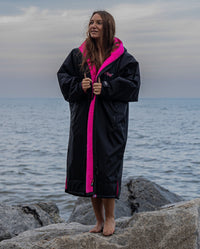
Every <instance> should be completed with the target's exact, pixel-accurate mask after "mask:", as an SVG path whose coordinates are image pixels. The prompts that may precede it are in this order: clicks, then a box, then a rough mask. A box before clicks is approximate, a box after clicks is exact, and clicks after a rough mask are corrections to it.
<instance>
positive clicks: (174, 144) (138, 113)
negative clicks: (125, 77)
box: [0, 99, 200, 219]
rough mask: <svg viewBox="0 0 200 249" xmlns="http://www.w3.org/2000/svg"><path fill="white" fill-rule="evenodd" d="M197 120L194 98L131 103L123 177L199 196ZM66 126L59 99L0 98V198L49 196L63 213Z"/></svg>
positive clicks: (66, 201) (68, 206)
mask: <svg viewBox="0 0 200 249" xmlns="http://www.w3.org/2000/svg"><path fill="white" fill-rule="evenodd" d="M199 121H200V99H140V102H138V103H131V104H130V122H129V136H128V142H127V147H126V152H125V156H124V171H123V177H127V176H134V177H135V176H143V177H146V178H147V179H149V180H151V181H154V182H156V183H158V184H160V185H162V186H163V187H165V188H167V189H169V190H170V191H172V192H174V193H176V194H179V195H181V196H183V197H185V198H186V199H191V198H194V197H199V195H200V177H199V175H200V122H199ZM68 131H69V109H68V103H67V102H65V101H64V100H63V99H0V202H4V203H7V204H20V203H33V202H38V201H54V202H56V203H57V205H58V207H59V209H60V214H61V216H62V217H63V218H65V219H67V218H68V217H69V215H70V212H71V210H72V208H73V205H74V201H75V200H76V197H74V196H71V195H68V194H65V193H64V183H65V161H66V152H67V143H68Z"/></svg>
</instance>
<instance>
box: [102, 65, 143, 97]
mask: <svg viewBox="0 0 200 249" xmlns="http://www.w3.org/2000/svg"><path fill="white" fill-rule="evenodd" d="M139 89H140V70H139V64H138V62H137V61H135V60H132V61H130V62H129V63H128V64H126V65H125V66H123V67H122V68H121V69H120V70H119V73H118V75H117V76H116V77H115V78H114V79H111V80H108V81H102V91H101V96H102V97H103V98H105V99H108V100H116V101H123V102H130V101H138V95H139Z"/></svg>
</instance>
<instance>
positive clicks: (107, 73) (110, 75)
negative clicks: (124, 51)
mask: <svg viewBox="0 0 200 249" xmlns="http://www.w3.org/2000/svg"><path fill="white" fill-rule="evenodd" d="M104 74H105V75H107V76H108V77H112V76H113V73H109V72H105V73H104Z"/></svg>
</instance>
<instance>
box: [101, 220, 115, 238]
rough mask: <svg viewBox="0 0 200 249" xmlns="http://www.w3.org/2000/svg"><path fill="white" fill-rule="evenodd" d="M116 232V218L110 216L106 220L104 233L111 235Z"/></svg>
mask: <svg viewBox="0 0 200 249" xmlns="http://www.w3.org/2000/svg"><path fill="white" fill-rule="evenodd" d="M114 232H115V219H114V218H108V219H106V221H105V224H104V228H103V235H104V236H110V235H112V234H113V233H114Z"/></svg>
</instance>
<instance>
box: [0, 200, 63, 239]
mask: <svg viewBox="0 0 200 249" xmlns="http://www.w3.org/2000/svg"><path fill="white" fill-rule="evenodd" d="M58 222H62V220H61V218H60V216H59V210H58V207H57V206H56V205H55V204H54V203H52V202H49V203H37V204H31V205H17V206H8V205H5V204H3V203H1V204H0V241H2V240H4V239H9V238H12V237H14V236H16V235H18V234H19V233H21V232H23V231H26V230H29V229H34V228H37V227H42V226H47V225H49V224H54V223H58Z"/></svg>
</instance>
